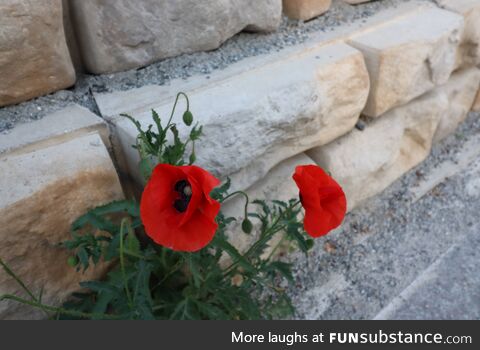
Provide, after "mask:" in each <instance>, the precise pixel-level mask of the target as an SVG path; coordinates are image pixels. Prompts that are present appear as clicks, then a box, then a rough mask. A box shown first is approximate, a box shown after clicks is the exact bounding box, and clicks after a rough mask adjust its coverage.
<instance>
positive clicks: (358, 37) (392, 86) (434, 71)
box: [349, 7, 464, 117]
mask: <svg viewBox="0 0 480 350" xmlns="http://www.w3.org/2000/svg"><path fill="white" fill-rule="evenodd" d="M463 26H464V21H463V18H462V16H460V15H458V14H456V13H453V12H450V11H446V10H442V9H438V8H432V7H429V8H421V9H419V10H417V11H413V12H412V13H410V14H407V15H404V16H403V17H398V18H394V19H393V20H391V21H388V22H386V23H384V24H382V25H379V26H376V27H373V28H370V29H367V30H366V31H364V32H361V33H358V34H355V35H353V36H352V37H351V38H350V40H349V43H350V44H351V45H352V46H354V47H356V48H358V49H359V50H361V51H362V52H363V54H364V55H365V60H366V63H367V68H368V71H369V73H370V80H371V82H372V87H371V90H370V96H369V99H368V102H367V105H366V108H365V110H364V113H365V114H366V115H368V116H371V117H378V116H380V115H382V114H384V113H385V112H387V111H388V110H390V109H392V108H394V107H397V106H401V105H403V104H405V103H407V102H409V101H411V100H412V99H414V98H416V97H418V96H420V95H422V94H423V93H425V92H427V91H429V90H431V89H433V88H434V87H435V86H438V85H441V84H444V83H445V82H446V81H447V80H448V78H449V77H450V74H451V73H452V71H453V70H454V68H455V65H456V63H455V60H456V54H457V48H458V46H459V44H460V38H461V36H462V32H463Z"/></svg>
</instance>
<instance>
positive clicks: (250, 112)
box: [111, 44, 369, 189]
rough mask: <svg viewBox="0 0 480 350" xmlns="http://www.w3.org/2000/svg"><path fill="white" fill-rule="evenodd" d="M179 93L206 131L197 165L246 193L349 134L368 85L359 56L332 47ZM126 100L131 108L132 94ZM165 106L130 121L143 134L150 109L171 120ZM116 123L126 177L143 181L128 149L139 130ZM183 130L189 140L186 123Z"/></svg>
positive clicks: (169, 104) (140, 113)
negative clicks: (294, 159)
mask: <svg viewBox="0 0 480 350" xmlns="http://www.w3.org/2000/svg"><path fill="white" fill-rule="evenodd" d="M175 88H176V89H177V88H178V89H179V90H175V91H184V92H186V93H187V94H188V95H189V98H190V108H191V111H192V112H193V114H194V116H195V118H196V121H198V122H199V124H201V125H203V126H204V135H205V136H204V137H203V138H202V139H201V140H200V142H198V145H196V153H197V163H198V164H199V165H200V166H202V167H204V168H205V169H208V170H209V171H212V172H213V173H214V174H215V175H217V176H219V177H222V178H225V177H226V176H230V177H231V178H232V183H233V185H234V186H235V188H236V189H240V188H241V189H245V188H247V187H249V186H250V185H252V184H253V183H254V182H256V181H257V180H259V179H261V178H263V177H264V176H265V175H266V174H267V172H268V171H269V170H270V169H271V168H272V167H273V166H275V165H276V164H278V163H279V162H280V161H282V160H284V159H287V158H289V157H291V156H293V155H295V154H298V153H301V152H303V151H305V150H307V149H310V148H312V147H315V146H319V145H322V144H326V143H328V142H330V141H332V140H334V139H335V138H337V137H339V136H340V135H343V134H345V133H346V132H348V131H349V130H351V129H352V128H353V126H354V125H355V123H356V121H357V119H358V116H359V113H360V111H361V110H362V109H363V106H364V105H365V101H366V98H367V95H368V88H369V79H368V73H367V71H366V68H365V64H364V61H363V56H362V55H361V53H360V52H359V51H357V50H355V49H353V48H351V47H349V46H347V45H344V44H331V45H327V46H320V47H314V48H309V49H307V50H304V51H302V52H300V53H298V54H295V55H292V56H289V57H288V58H285V59H283V60H279V61H275V62H273V63H269V64H266V65H264V66H261V67H257V68H256V69H252V70H248V71H244V72H243V73H240V74H236V75H235V76H232V77H230V78H227V79H225V80H222V81H217V82H215V83H213V84H209V85H204V86H202V87H198V88H196V89H193V90H188V89H183V88H182V87H181V86H180V87H179V86H176V87H175ZM346 92H348V93H346ZM133 94H134V95H135V93H133ZM122 98H123V99H124V101H128V94H123V95H122ZM160 101H161V102H160V103H159V104H158V105H149V106H146V107H147V108H146V109H145V108H143V109H141V110H134V111H132V112H131V113H130V114H132V116H133V117H134V118H136V119H138V120H139V121H140V122H141V123H142V124H143V125H144V126H145V127H146V126H147V125H148V124H151V109H152V108H153V109H155V110H156V111H157V112H158V113H159V114H160V116H162V117H164V118H166V117H168V115H169V114H170V111H171V108H172V103H173V101H171V100H169V101H168V102H167V101H164V100H160ZM180 117H181V116H180V115H178V116H177V118H180ZM111 121H112V123H113V124H114V125H115V128H116V131H117V137H118V138H119V140H120V142H121V145H122V151H123V153H124V155H125V158H126V159H127V162H128V167H129V172H130V173H131V174H132V175H133V176H134V177H135V178H136V179H137V180H138V181H141V176H140V175H139V173H138V154H137V152H136V150H134V149H132V147H131V145H133V144H135V138H136V136H137V131H136V129H135V127H134V125H132V123H131V122H130V121H129V120H127V119H125V118H122V117H117V118H113V119H112V120H111ZM178 127H179V130H180V133H181V134H185V131H186V130H185V128H184V126H183V125H182V123H179V125H178Z"/></svg>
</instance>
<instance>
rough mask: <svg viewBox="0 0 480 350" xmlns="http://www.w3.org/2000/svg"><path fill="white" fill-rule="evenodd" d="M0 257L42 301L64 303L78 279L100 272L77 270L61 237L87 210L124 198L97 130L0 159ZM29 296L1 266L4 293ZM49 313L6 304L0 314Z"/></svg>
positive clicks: (37, 315) (30, 315)
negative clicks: (40, 293) (72, 266)
mask: <svg viewBox="0 0 480 350" xmlns="http://www.w3.org/2000/svg"><path fill="white" fill-rule="evenodd" d="M0 173H1V174H2V176H1V177H0V239H1V241H2V244H1V245H0V257H1V258H2V259H3V260H4V261H5V262H6V263H8V264H9V265H10V266H11V268H12V269H13V270H14V271H15V272H16V273H17V274H18V275H19V276H20V277H21V278H22V279H23V280H24V282H25V283H26V285H27V286H29V287H30V288H31V289H32V291H33V292H34V293H37V295H38V293H39V292H40V290H41V289H43V290H44V292H43V302H44V303H46V304H50V305H59V304H61V303H62V302H63V301H65V300H66V298H67V297H68V296H69V295H70V294H71V293H72V292H74V291H76V290H78V288H79V285H78V283H79V282H80V281H82V280H91V279H95V278H99V277H101V275H102V274H103V273H104V271H105V266H100V267H99V268H98V269H88V270H87V272H86V273H85V274H83V273H81V272H76V271H75V269H73V268H71V267H69V266H68V265H67V263H66V261H67V258H68V256H69V253H68V252H67V251H66V250H65V249H64V248H62V247H61V245H60V244H61V243H62V242H63V241H64V240H66V239H69V238H70V237H71V236H70V233H69V229H70V225H71V223H72V222H73V221H74V220H75V219H76V218H77V217H79V216H80V215H82V214H84V213H85V212H86V211H87V210H88V209H91V208H93V207H95V206H97V205H101V204H105V203H108V202H110V201H111V200H118V199H121V198H123V193H122V189H121V186H120V183H119V180H118V177H117V174H116V171H115V168H114V166H113V163H112V161H111V159H110V157H109V154H108V152H107V150H106V148H105V146H104V144H103V142H102V140H101V138H100V136H99V135H98V134H91V135H85V136H81V137H78V138H76V139H73V140H70V141H67V142H65V143H62V144H58V145H53V146H48V147H45V148H41V149H36V150H31V151H28V152H26V153H21V154H16V155H9V154H7V155H4V156H2V157H1V158H0ZM4 293H11V294H17V295H24V294H23V292H22V290H21V288H19V286H18V285H17V284H16V283H15V281H14V280H12V278H10V277H9V276H8V275H7V274H6V273H5V272H4V271H3V270H2V271H0V294H4ZM41 317H45V315H44V314H42V313H41V312H39V311H38V310H33V309H32V308H30V307H25V306H22V305H19V304H17V303H14V302H2V303H0V319H32V318H41Z"/></svg>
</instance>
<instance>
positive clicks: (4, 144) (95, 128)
mask: <svg viewBox="0 0 480 350" xmlns="http://www.w3.org/2000/svg"><path fill="white" fill-rule="evenodd" d="M92 132H98V133H99V134H100V136H101V137H102V140H103V142H104V143H105V144H106V145H107V146H108V147H110V144H109V141H110V140H109V131H108V127H107V124H106V122H105V121H104V120H103V119H102V118H100V117H98V116H96V115H95V114H93V113H92V112H90V111H89V110H88V109H86V108H84V107H81V106H79V105H71V106H69V107H67V108H64V109H62V110H60V111H58V112H55V113H53V114H50V115H47V116H46V117H43V118H42V119H40V120H37V121H34V122H31V123H26V124H20V125H17V126H16V127H15V128H14V129H13V130H11V131H10V132H9V133H8V134H4V135H2V137H0V155H1V154H2V153H5V152H9V154H10V155H11V154H12V153H18V152H25V151H27V150H28V149H35V148H41V145H39V143H41V144H42V145H51V144H54V143H60V142H65V141H67V140H69V139H72V138H75V137H77V136H79V135H82V134H87V133H92Z"/></svg>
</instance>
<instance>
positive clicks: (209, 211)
mask: <svg viewBox="0 0 480 350" xmlns="http://www.w3.org/2000/svg"><path fill="white" fill-rule="evenodd" d="M219 184H220V181H219V180H218V179H217V178H215V177H214V176H213V175H211V174H210V173H208V172H207V171H205V170H203V169H202V168H199V167H197V166H194V165H191V166H173V165H169V164H159V165H157V166H156V167H155V169H154V170H153V173H152V176H151V178H150V180H149V181H148V183H147V186H145V190H144V191H143V194H142V200H141V202H140V216H141V218H142V222H143V225H144V226H145V231H146V233H147V235H148V236H149V237H150V238H152V239H153V240H154V241H155V242H156V243H157V244H160V245H162V246H165V247H168V248H171V249H173V250H177V251H184V252H194V251H197V250H200V249H202V248H203V247H205V246H206V245H207V244H208V243H209V242H210V241H211V240H212V238H213V236H214V235H215V231H216V230H217V226H218V225H217V223H216V222H215V218H216V216H217V214H218V212H219V211H220V203H218V202H217V201H215V200H213V199H212V198H211V197H210V192H211V191H212V190H213V188H214V187H216V186H218V185H219Z"/></svg>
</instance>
